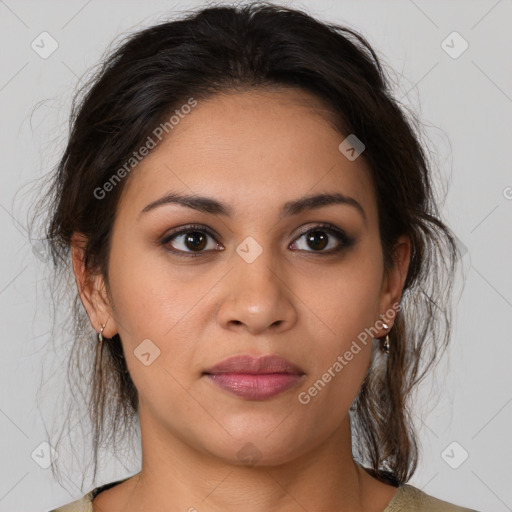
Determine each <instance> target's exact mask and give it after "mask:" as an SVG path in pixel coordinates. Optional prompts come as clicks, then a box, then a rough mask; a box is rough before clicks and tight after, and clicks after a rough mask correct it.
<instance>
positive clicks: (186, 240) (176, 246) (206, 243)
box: [161, 226, 221, 256]
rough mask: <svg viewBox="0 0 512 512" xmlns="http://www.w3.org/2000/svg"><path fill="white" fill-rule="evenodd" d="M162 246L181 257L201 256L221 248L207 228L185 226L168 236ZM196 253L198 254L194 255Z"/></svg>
mask: <svg viewBox="0 0 512 512" xmlns="http://www.w3.org/2000/svg"><path fill="white" fill-rule="evenodd" d="M161 244H162V245H163V246H164V247H165V248H166V249H167V250H169V251H170V252H173V253H175V254H178V255H180V256H182V255H183V256H200V255H201V254H202V253H206V252H210V250H215V249H218V248H219V247H221V246H220V245H219V244H218V243H217V242H216V240H215V238H214V235H213V233H210V232H209V230H208V229H207V228H206V227H204V228H203V227H201V229H199V227H197V228H196V227H195V226H185V227H184V228H182V229H180V230H177V231H174V232H173V233H171V234H169V235H167V236H166V237H165V238H164V239H163V240H162V242H161ZM194 253H196V254H194Z"/></svg>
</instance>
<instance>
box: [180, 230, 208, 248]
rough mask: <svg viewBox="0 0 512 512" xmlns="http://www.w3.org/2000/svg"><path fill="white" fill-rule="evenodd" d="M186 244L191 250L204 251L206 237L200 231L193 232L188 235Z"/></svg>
mask: <svg viewBox="0 0 512 512" xmlns="http://www.w3.org/2000/svg"><path fill="white" fill-rule="evenodd" d="M185 244H186V246H187V247H188V248H189V249H199V250H200V249H204V247H205V245H206V237H205V236H203V234H202V233H200V232H199V231H193V232H191V233H188V234H187V236H186V238H185Z"/></svg>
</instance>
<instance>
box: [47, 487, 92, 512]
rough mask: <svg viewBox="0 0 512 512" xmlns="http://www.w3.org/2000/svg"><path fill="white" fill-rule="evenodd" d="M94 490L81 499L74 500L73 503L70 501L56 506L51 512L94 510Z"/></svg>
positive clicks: (89, 511) (84, 511)
mask: <svg viewBox="0 0 512 512" xmlns="http://www.w3.org/2000/svg"><path fill="white" fill-rule="evenodd" d="M93 499H94V498H93V496H92V492H90V493H88V494H86V495H85V496H83V497H82V498H80V499H79V500H76V501H73V503H68V504H67V505H63V506H62V507H59V508H55V509H53V510H50V512H93V508H92V500H93Z"/></svg>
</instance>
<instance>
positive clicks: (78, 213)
mask: <svg viewBox="0 0 512 512" xmlns="http://www.w3.org/2000/svg"><path fill="white" fill-rule="evenodd" d="M265 87H273V88H275V87H279V88H289V87H293V88H300V89H301V90H304V91H307V92H309V93H311V94H312V95H314V96H315V97H317V98H318V99H320V100H321V101H322V102H323V104H325V105H326V106H327V108H328V109H329V114H330V115H332V118H333V119H335V122H336V125H337V127H338V129H339V131H340V137H341V135H344V136H348V135H349V134H355V135H356V136H357V138H358V139H360V140H361V141H362V142H363V143H364V144H365V146H366V149H365V151H364V154H363V155H362V157H363V158H364V159H365V160H366V161H367V163H368V164H369V167H370V169H371V174H372V178H373V183H374V185H375V190H376V195H377V203H378V204H377V206H378V212H379V229H380V237H381V243H382V247H383V254H384V263H385V266H386V268H389V267H390V266H391V265H392V264H393V247H394V244H395V242H396V240H397V238H398V237H399V236H400V235H402V234H406V235H408V236H409V237H410V239H411V242H412V253H411V261H410V267H409V271H408V275H407V278H406V282H405V288H404V294H403V297H402V301H401V310H400V312H399V313H398V316H397V317H396V320H395V323H394V326H393V329H392V330H391V333H390V344H391V347H392V350H391V352H390V354H389V357H387V362H384V363H382V364H384V365H385V367H383V368H380V369H379V368H377V366H376V365H375V364H372V365H371V366H370V368H369V370H368V374H367V376H366V378H365V380H364V382H363V385H362V388H361V390H360V393H359V395H358V397H357V399H356V401H355V402H354V404H353V408H352V411H353V415H352V421H351V425H352V429H353V440H354V451H355V456H356V458H357V459H359V460H360V461H361V463H362V464H363V465H366V467H367V471H368V472H370V473H371V474H373V475H374V476H376V477H377V478H379V479H380V480H382V481H387V482H392V483H394V484H395V485H398V484H401V483H404V482H406V481H407V480H408V479H409V478H410V476H411V475H412V474H413V472H414V470H415V468H416V464H417V456H418V454H417V443H416V439H415V435H414V430H413V428H412V422H411V419H410V415H409V414H410V413H409V408H408V406H409V398H410V396H411V391H412V389H413V387H414V386H415V384H417V383H418V382H419V381H420V380H421V379H422V378H423V377H424V375H425V373H426V371H427V370H429V369H430V368H431V367H432V366H433V365H434V364H435V363H436V361H437V360H438V356H439V354H440V352H441V351H442V349H443V348H445V347H446V344H447V342H448V339H449V327H450V313H449V308H448V307H447V306H448V299H449V296H450V290H451V287H452V280H453V279H452V277H453V273H454V269H455V263H456V259H457V249H456V245H455V243H454V237H453V236H452V234H451V232H450V230H449V229H448V228H447V227H446V226H445V224H444V223H443V222H442V221H441V220H440V214H439V211H438V207H437V206H436V200H435V197H434V193H433V185H432V183H433V181H432V166H431V164H429V161H428V158H427V156H426V154H425V151H424V149H423V145H422V144H421V142H420V141H421V136H420V130H419V128H418V126H419V123H418V121H417V120H416V118H415V116H414V115H412V114H411V113H410V112H408V113H407V114H408V115H406V110H407V109H405V108H404V107H400V106H399V104H398V102H397V101H396V100H395V99H394V98H393V96H392V94H391V87H390V80H389V79H388V78H387V75H386V72H385V70H384V69H383V67H382V66H381V63H380V62H379V59H378V58H377V55H376V54H375V52H374V51H373V49H372V48H371V46H370V45H369V43H368V42H367V41H366V40H365V39H364V38H363V37H362V36H361V35H360V34H358V33H357V32H355V31H354V30H352V29H349V28H345V27H341V26H338V25H334V24H328V23H324V22H321V21H319V20H316V19H314V18H312V17H311V16H309V15H308V14H307V13H305V12H302V11H299V10H294V9H288V8H285V7H280V6H275V5H269V4H265V3H262V2H257V3H254V4H247V5H243V6H237V7H233V6H217V7H208V8H204V9H202V10H198V11H196V12H192V13H187V14H186V16H184V17H183V18H182V19H179V20H175V21H168V22H164V23H160V24H157V25H155V26H151V27H149V28H147V29H144V30H142V31H140V32H138V33H135V34H132V35H130V36H129V37H128V38H127V39H126V40H125V41H122V44H120V45H119V46H118V48H117V49H115V50H114V51H113V52H112V53H111V54H110V55H109V56H108V57H107V58H106V59H105V60H104V62H103V63H102V66H101V69H100V70H99V71H98V72H97V73H96V75H95V76H94V77H93V79H92V80H91V81H90V82H89V83H88V84H86V86H84V87H83V88H82V89H81V90H80V91H79V93H78V94H77V96H76V97H75V100H74V103H73V110H72V116H71V129H70V136H69V140H68V143H67V147H66V149H65V152H64V154H63V156H62V159H61V161H60V163H59V165H58V168H57V170H56V173H55V174H54V176H53V179H52V182H51V184H50V189H49V194H48V195H47V197H46V199H45V200H46V201H47V203H46V204H48V205H49V207H50V208H51V213H50V215H49V217H48V218H49V222H48V225H47V230H46V237H47V239H48V240H49V243H50V248H51V254H52V258H53V262H54V264H55V265H56V266H57V268H60V269H63V270H65V271H66V272H69V271H70V242H71V237H72V235H73V233H75V232H78V233H83V234H84V235H85V236H86V237H87V246H86V249H85V263H86V266H87V268H88V269H89V271H90V272H91V273H93V272H101V273H102V274H103V276H104V278H105V280H106V282H107V283H108V273H107V268H108V257H109V240H110V235H111V230H112V226H113V223H114V219H115V215H116V207H117V205H118V202H119V198H120V195H121V193H122V190H123V186H124V185H125V184H126V181H127V180H128V179H130V178H129V176H127V177H124V178H123V180H121V181H120V182H119V183H118V184H117V185H116V186H115V187H113V189H112V190H111V191H110V192H109V193H108V195H107V197H106V198H105V199H102V200H99V199H98V198H97V197H96V194H95V193H94V191H95V190H97V189H98V187H102V186H103V184H104V183H106V182H107V181H109V179H111V178H112V176H113V174H114V173H115V172H116V170H118V169H119V168H121V167H122V166H123V164H125V162H126V161H127V160H128V159H129V158H130V156H131V155H132V153H133V152H134V151H136V150H137V149H138V148H140V147H141V146H142V145H143V144H144V142H145V141H146V140H147V138H148V136H150V135H151V134H152V132H153V130H154V129H155V127H157V126H158V125H159V124H160V123H162V122H164V121H165V120H166V119H168V118H169V116H170V115H171V114H172V112H173V111H175V109H177V108H178V107H180V105H182V104H184V103H186V101H187V100H188V99H189V98H191V97H193V98H195V100H197V101H201V100H202V99H206V98H210V97H212V96H214V95H215V94H220V93H224V92H230V91H236V90H240V91H243V90H246V89H249V88H265ZM341 140H342V139H341V138H340V141H341ZM74 321H75V326H76V328H77V335H76V347H79V348H81V350H76V351H73V352H74V354H76V355H77V356H78V354H82V352H83V351H84V350H85V351H86V352H87V353H88V354H93V357H90V361H91V362H92V363H93V364H92V365H91V368H90V375H92V376H93V377H92V378H91V377H89V378H91V379H92V380H91V381H90V382H89V386H90V391H91V393H90V399H89V410H90V415H91V419H92V422H93V427H94V439H93V448H94V452H93V453H94V462H95V466H94V468H95V472H94V475H96V465H97V450H98V447H99V446H102V445H103V444H104V443H105V442H106V441H107V439H108V437H109V435H113V436H114V437H115V436H116V435H117V434H119V433H121V432H123V430H124V427H127V425H128V421H129V420H130V419H132V418H134V417H136V416H137V408H138V400H137V390H136V388H135V386H134V384H133V382H132V380H131V378H130V375H129V373H127V371H126V370H127V368H126V361H125V359H124V356H123V350H122V345H121V340H120V338H119V335H115V336H114V337H113V338H111V339H108V340H105V341H106V342H105V343H104V344H103V345H102V347H104V350H103V352H104V353H97V352H98V350H99V346H100V345H99V344H98V343H97V342H96V338H95V337H94V338H93V336H92V332H91V328H90V327H86V326H87V317H86V314H85V311H84V309H83V306H82V305H81V302H80V299H79V296H78V295H76V296H75V309H74ZM80 331H84V332H87V333H88V335H89V337H88V338H87V337H86V340H85V341H84V337H83V336H79V335H78V334H79V332H80ZM96 362H97V363H98V364H97V366H96ZM69 368H70V374H71V375H70V377H73V371H72V369H73V365H70V367H69ZM82 378H84V377H83V376H82ZM85 378H88V376H87V375H86V377H85ZM82 387H83V383H82Z"/></svg>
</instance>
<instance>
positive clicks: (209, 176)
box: [121, 89, 376, 217]
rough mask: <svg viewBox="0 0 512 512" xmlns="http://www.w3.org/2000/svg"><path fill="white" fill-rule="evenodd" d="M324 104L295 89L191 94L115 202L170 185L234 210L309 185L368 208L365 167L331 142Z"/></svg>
mask: <svg viewBox="0 0 512 512" xmlns="http://www.w3.org/2000/svg"><path fill="white" fill-rule="evenodd" d="M329 117H332V115H331V113H330V112H328V110H327V108H326V106H325V105H324V104H323V103H322V102H320V101H319V100H317V99H316V98H315V97H314V96H312V95H310V94H308V93H307V92H304V91H300V90H296V89H284V90H275V91H268V90H265V91H262V90H256V91H246V92H236V93H230V94H221V95H216V96H214V97H212V98H210V99H208V100H200V101H199V100H198V102H197V106H195V107H194V108H193V109H191V111H190V112H189V113H188V114H182V115H181V116H180V118H179V122H177V123H176V124H175V125H174V126H173V128H172V130H171V131H170V132H169V134H168V135H167V136H166V137H165V138H163V140H162V141H161V142H159V143H158V145H157V146H156V147H155V148H154V149H153V150H152V152H151V153H150V154H149V155H148V156H147V157H146V158H144V160H142V162H141V163H140V164H138V165H137V167H136V169H135V170H134V171H132V174H131V176H130V178H129V180H128V183H127V184H126V187H125V190H124V192H123V197H122V200H121V203H124V205H125V206H126V207H128V208H130V209H138V212H140V210H141V209H142V208H143V207H144V206H145V205H146V204H147V203H149V202H151V201H153V200H155V199H157V198H158V197H159V196H161V195H163V194H165V193H168V192H170V191H177V192H182V193H186V194H189V195H190V194H200V195H203V196H211V197H215V198H217V199H219V200H220V201H222V202H223V203H226V204H229V205H232V206H233V210H234V211H235V214H237V215H246V214H251V213H252V215H254V213H255V210H257V209H259V208H263V209H264V210H265V211H266V212H269V211H270V210H274V206H275V210H276V211H277V209H278V208H279V207H280V206H281V205H282V204H283V203H285V202H287V201H289V200H293V199H296V198H298V197H301V196H304V195H310V194H313V193H316V192H329V191H330V192H340V193H342V194H344V195H348V196H351V197H354V198H355V199H356V200H357V201H359V202H360V203H361V204H363V207H364V209H365V211H366V212H367V214H368V216H370V217H372V216H374V215H376V210H375V196H374V190H373V184H372V180H371V176H370V172H369V168H368V166H367V164H366V162H365V160H364V159H363V158H361V157H359V158H357V159H356V160H353V161H351V160H349V159H347V158H346V157H345V155H344V154H342V153H341V152H340V151H339V149H338V146H339V145H340V143H341V142H342V141H343V140H344V139H345V138H346V136H345V135H343V134H341V133H340V132H339V131H338V130H337V129H336V128H335V127H334V126H333V124H332V123H330V122H329V120H328V119H329Z"/></svg>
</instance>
